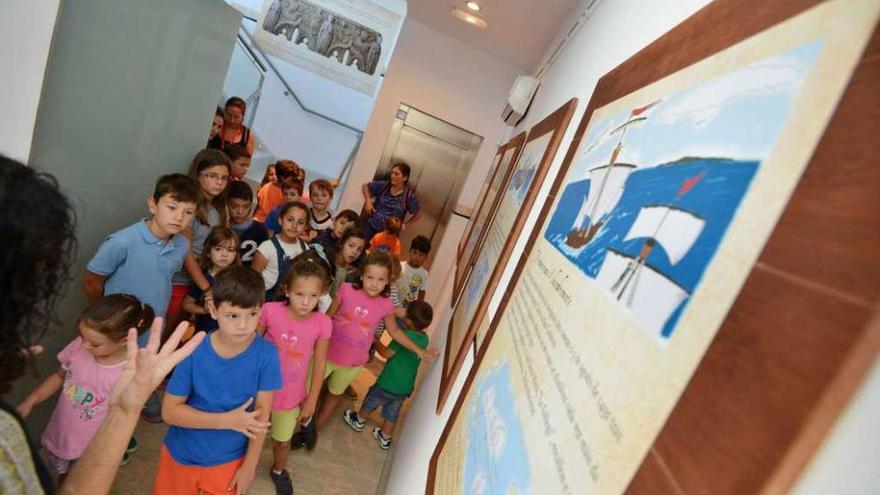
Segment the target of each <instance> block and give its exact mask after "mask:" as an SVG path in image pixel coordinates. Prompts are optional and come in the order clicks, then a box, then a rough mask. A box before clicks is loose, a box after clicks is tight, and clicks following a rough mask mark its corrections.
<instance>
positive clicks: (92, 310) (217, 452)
mask: <svg viewBox="0 0 880 495" xmlns="http://www.w3.org/2000/svg"><path fill="white" fill-rule="evenodd" d="M232 146H233V145H228V146H226V148H224V151H219V150H211V149H205V150H202V151H200V152H199V153H198V154H196V156H195V158H194V159H193V162H192V164H191V166H190V169H189V173H188V174H186V175H184V174H169V175H164V176H162V177H160V178H159V179H158V181H157V183H156V186H155V189H154V192H153V194H152V196H150V197H149V199H148V202H147V203H148V208H149V212H150V216H149V217H148V218H146V219H143V220H139V221H137V222H135V223H134V224H132V225H130V226H129V227H126V228H124V229H122V230H120V231H118V232H115V233H113V234H111V235H110V236H108V237H107V239H106V240H105V241H104V243H103V244H102V245H101V246H100V247H99V248H98V251H97V253H96V254H95V255H94V257H93V258H92V259H91V261H90V262H89V264H88V267H87V273H86V276H85V283H84V289H85V292H86V295H87V299H88V301H89V307H88V308H87V309H85V310H84V311H83V313H82V314H81V316H80V318H79V320H78V322H77V330H78V336H77V338H76V339H75V340H73V342H71V343H70V344H69V345H67V346H66V347H65V348H64V349H63V350H62V351H61V352H60V353H59V354H58V360H59V363H60V369H59V371H58V372H57V373H55V374H53V375H51V376H50V377H49V378H47V379H46V380H45V381H44V382H43V383H42V384H40V385H39V386H38V387H37V388H36V389H35V390H34V391H33V392H32V393H31V394H30V395H29V396H28V397H27V398H26V399H25V400H24V401H23V402H22V403H21V404H20V405H19V406H18V410H19V412H20V413H21V414H22V415H23V416H27V415H28V414H30V412H31V410H32V409H33V408H34V407H35V406H36V405H37V404H39V403H40V402H43V401H45V400H47V399H49V398H50V397H52V396H53V395H54V394H55V393H57V392H59V391H60V392H61V395H60V398H59V400H58V404H57V405H56V407H55V411H54V413H53V415H52V418H51V420H50V422H49V425H48V426H47V427H46V430H45V432H44V433H43V436H42V445H43V447H44V450H45V454H46V457H47V458H48V461H49V465H50V466H51V467H52V468H53V470H54V471H55V472H56V473H57V474H58V475H60V476H64V474H65V473H66V472H67V471H68V470H69V468H70V466H71V465H72V464H73V463H74V462H76V460H77V459H78V458H79V457H80V456H81V455H82V453H83V451H84V450H85V448H86V446H87V445H88V443H89V441H90V439H91V438H92V436H93V435H94V433H95V432H96V431H97V429H98V426H99V425H100V423H101V421H102V419H103V417H104V416H105V414H106V412H107V401H108V397H109V395H110V391H111V389H112V388H113V385H114V383H115V381H116V380H117V378H118V377H119V375H120V373H121V371H122V368H123V365H124V363H125V359H126V348H125V338H126V335H127V331H128V329H129V328H136V329H137V330H138V333H139V335H140V338H139V340H140V342H142V345H143V343H145V342H146V340H147V333H148V329H149V328H150V325H151V323H152V320H153V319H154V317H163V316H164V317H166V320H165V322H166V325H168V326H176V325H177V322H182V323H180V324H181V325H193V327H194V331H203V332H207V333H208V335H207V338H206V339H205V340H204V341H203V342H202V343H201V344H200V345H199V347H197V348H196V350H195V351H194V352H193V354H192V355H190V356H189V357H188V358H187V359H185V360H184V361H183V362H181V363H180V364H179V365H178V366H177V368H176V369H175V370H174V372H173V374H172V375H171V377H170V379H169V381H168V382H167V385H166V387H165V392H164V397H163V398H162V400H161V402H159V400H158V396H157V397H156V398H155V400H152V401H151V402H148V404H147V407H145V409H144V411H143V414H142V417H143V418H144V419H145V420H147V421H151V422H158V421H164V422H166V423H168V424H169V425H170V427H169V428H168V431H167V433H166V436H165V440H164V442H163V447H162V452H161V457H160V459H159V469H158V473H157V475H156V483H155V487H154V489H153V493H154V494H163V495H165V494H197V493H205V494H214V493H242V492H244V491H245V490H246V489H247V487H248V486H250V484H251V482H252V480H253V479H254V477H255V476H256V468H257V463H258V460H259V456H260V451H261V450H262V447H263V443H264V439H265V435H266V434H268V435H270V436H271V439H272V449H273V458H274V460H273V464H272V466H271V468H270V469H269V474H270V476H271V478H272V481H273V482H274V484H275V487H276V491H277V493H279V494H292V493H293V486H292V482H291V479H290V475H289V473H288V472H287V470H286V469H285V466H286V464H287V460H288V456H289V453H290V450H291V440H292V439H294V435H295V432H296V431H297V430H298V429H299V428H302V427H303V426H306V427H307V428H306V429H307V430H309V431H311V432H312V438H311V441H305V442H303V441H300V442H299V443H298V445H302V444H303V443H306V444H308V445H310V446H312V445H313V443H314V440H315V439H314V435H315V433H314V432H316V431H320V429H321V428H322V427H323V426H325V425H326V424H327V422H328V421H329V420H330V419H331V418H332V416H333V414H334V411H335V409H336V406H337V405H338V402H339V399H340V396H341V395H342V394H343V393H344V392H345V391H346V389H348V388H349V387H350V385H351V383H352V381H353V380H354V379H355V377H356V376H357V375H358V373H359V372H360V371H361V369H362V368H363V366H364V365H365V364H366V363H368V362H369V361H370V360H371V359H373V353H374V350H375V351H378V353H379V354H380V355H381V356H383V357H384V358H385V359H386V360H387V362H386V364H385V367H384V369H383V371H382V373H381V375H380V376H379V378H378V379H377V381H376V383H375V384H374V385H373V386H372V387H371V388H370V390H369V392H368V393H367V395H366V397H365V398H364V401H363V403H362V406H361V409H360V411H358V412H356V411H354V410H350V409H349V410H346V411H345V412H344V414H343V420H344V421H345V423H346V424H348V425H349V426H350V427H351V428H352V429H354V430H356V431H361V430H363V428H364V427H365V425H366V421H365V418H364V415H369V414H370V413H372V412H373V411H375V410H376V409H378V408H380V407H381V408H382V418H383V419H384V422H383V424H382V425H381V426H377V427H376V428H375V429H374V430H373V436H374V437H375V438H376V440H377V442H378V444H379V446H380V447H381V448H383V449H387V448H389V446H390V444H391V436H392V431H393V428H394V424H395V423H396V422H397V418H398V414H399V410H400V407H401V405H402V403H403V402H404V400H405V399H406V398H407V397H408V396H409V395H410V394H411V393H412V391H413V387H414V384H415V378H416V373H417V370H418V367H419V363H420V361H421V360H422V359H433V358H434V357H435V356H436V354H437V351H436V349H429V348H428V337H427V335H426V334H425V333H424V331H425V329H426V328H427V327H428V326H429V325H430V324H431V321H432V318H433V313H432V309H431V307H430V305H428V304H427V303H425V302H424V301H423V299H424V290H425V287H426V285H427V279H428V273H427V270H425V268H424V267H423V266H422V265H423V263H424V261H425V258H426V257H427V255H428V253H429V252H430V250H431V244H430V241H429V240H428V239H427V238H425V237H423V236H418V237H416V238H415V239H414V240H413V241H412V244H411V246H410V250H409V259H408V260H407V261H405V262H403V263H401V262H400V261H398V259H397V257H396V256H395V254H398V253H399V252H400V247H399V243H400V241H399V239H398V240H397V245H396V248H395V247H394V246H392V247H391V248H389V249H386V244H383V243H380V242H376V243H375V244H373V245H372V246H371V243H370V241H371V240H370V239H366V238H365V236H364V234H363V231H362V230H361V229H360V228H359V227H358V225H357V223H358V221H359V215H358V214H357V213H355V212H354V211H351V210H343V211H341V212H339V213H338V214H336V215H335V216H334V215H333V213H332V211H331V210H330V203H331V201H332V197H333V187H334V185H333V184H332V183H331V182H328V181H326V180H315V181H313V182H312V183H311V184H309V191H308V192H309V198H308V200H309V202H305V201H303V200H304V199H306V198H303V180H304V176H303V175H302V171H301V169H299V168H298V167H297V166H296V165H295V164H294V163H293V162H289V161H285V160H282V161H279V162H277V163H275V164H274V166H273V167H272V170H271V174H269V173H267V176H270V175H274V176H275V179H274V180H273V179H272V178H271V177H267V180H266V181H265V183H264V184H263V185H262V187H261V188H260V189H259V191H258V193H257V195H256V196H257V201H258V204H255V198H254V196H255V195H254V191H253V190H252V189H251V186H250V185H248V184H247V183H246V182H244V181H242V180H241V179H242V178H243V176H244V172H243V171H246V170H247V166H246V165H245V166H241V165H239V166H236V165H235V162H236V160H235V159H232V158H233V157H232V156H230V155H229V154H227V152H228V151H229V148H230V147H232ZM233 150H234V148H233ZM235 153H237V152H235V151H234V153H233V154H235ZM244 153H245V154H247V152H246V150H245V151H244ZM242 156H244V155H241V156H239V157H238V159H239V160H241V157H242ZM246 158H247V159H248V165H249V159H250V156H249V155H248V156H247V157H246ZM389 223H390V224H393V222H389ZM390 227H391V229H390V230H392V231H393V230H394V225H391V226H390ZM398 232H399V227H398V228H397V231H396V232H392V233H393V234H396V233H398ZM392 233H388V232H386V234H389V235H391V234H392ZM378 235H379V234H377V236H378ZM386 237H387V236H386ZM394 237H395V238H396V236H394ZM384 240H387V239H384ZM389 251H390V252H389ZM392 253H394V254H392ZM168 330H169V332H170V330H171V329H168ZM383 332H387V334H388V335H389V336H390V337H391V339H392V340H393V341H392V342H391V344H390V345H388V346H386V345H384V344H383V343H382V341H381V339H380V336H381V334H382V333H383ZM313 418H315V420H314V421H313ZM299 434H302V432H300V433H299ZM294 440H295V439H294ZM294 444H295V445H296V444H297V442H294ZM136 449H137V441H136V439H134V438H132V439H131V441H130V443H129V448H128V449H127V453H126V456H125V458H124V459H123V460H122V462H123V463H124V462H127V461H128V458H129V455H130V454H131V452H133V451H134V450H136Z"/></svg>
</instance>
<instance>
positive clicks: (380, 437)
mask: <svg viewBox="0 0 880 495" xmlns="http://www.w3.org/2000/svg"><path fill="white" fill-rule="evenodd" d="M373 438H375V439H376V441H377V442H379V448H381V449H382V450H388V449H389V448H390V447H391V437H386V436H385V433H384V432H382V428H379V427H378V426H377V427H375V428H373Z"/></svg>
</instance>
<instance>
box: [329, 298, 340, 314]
mask: <svg viewBox="0 0 880 495" xmlns="http://www.w3.org/2000/svg"><path fill="white" fill-rule="evenodd" d="M340 304H342V299H339V296H336V297H334V298H333V302H332V303H330V307H329V308H327V316H329V317H330V318H333V317H334V316H336V312H337V311H339V305H340Z"/></svg>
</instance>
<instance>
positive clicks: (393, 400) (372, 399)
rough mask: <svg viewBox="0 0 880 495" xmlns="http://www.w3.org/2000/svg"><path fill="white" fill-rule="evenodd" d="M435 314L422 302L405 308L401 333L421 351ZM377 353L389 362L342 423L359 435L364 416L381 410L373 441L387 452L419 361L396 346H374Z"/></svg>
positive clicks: (411, 386)
mask: <svg viewBox="0 0 880 495" xmlns="http://www.w3.org/2000/svg"><path fill="white" fill-rule="evenodd" d="M433 318H434V311H433V310H432V309H431V305H429V304H428V303H426V302H424V301H413V302H412V303H411V304H410V305H409V307H408V308H406V318H405V319H404V320H403V321H404V327H403V331H404V333H406V336H407V337H409V339H410V340H412V341H413V342H415V343H416V345H418V346H419V347H420V348H422V349H425V348H427V347H428V336H427V335H426V334H425V329H426V328H428V326H430V325H431V320H432V319H433ZM377 350H378V351H379V354H380V355H382V357H384V358H385V359H387V360H388V362H386V363H385V368H384V369H382V373H381V374H380V375H379V378H378V379H376V383H375V384H373V386H372V387H370V390H369V392H367V396H366V397H364V402H363V404H361V409H360V411H352V410H351V409H347V410H346V411H345V412H344V413H343V414H342V419H343V420H344V421H345V423H346V424H347V425H348V426H350V427H351V429H353V430H354V431H362V430H363V429H364V427H365V426H366V424H367V423H366V420H365V419H364V416H369V415H370V414H372V413H373V411H375V410H376V409H378V408H379V407H381V408H382V420H383V421H382V426H381V427H378V426H377V427H375V428H373V438H375V439H376V441H377V442H379V447H380V448H382V449H383V450H387V449H388V448H389V447H391V436H392V433H393V432H394V425H395V424H396V423H397V417H398V415H399V414H400V408H401V407H402V406H403V401H405V400H406V399H407V397H409V396H410V395H411V394H412V392H413V389H414V388H415V384H416V375H417V374H418V372H419V363H421V359H419V356H418V355H416V354H415V353H413V352H412V351H410V350H408V349H405V348H403V347H402V346H401V345H400V344H398V343H397V342H391V345H389V346H387V347H386V346H385V345H384V344H382V343H381V342H379V343H378V344H377Z"/></svg>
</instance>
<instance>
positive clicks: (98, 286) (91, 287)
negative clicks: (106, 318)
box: [83, 270, 109, 304]
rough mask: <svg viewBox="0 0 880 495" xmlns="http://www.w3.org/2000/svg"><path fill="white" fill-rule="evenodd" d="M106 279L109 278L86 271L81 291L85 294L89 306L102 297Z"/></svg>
mask: <svg viewBox="0 0 880 495" xmlns="http://www.w3.org/2000/svg"><path fill="white" fill-rule="evenodd" d="M107 278H109V277H106V276H104V275H98V274H97V273H92V272H90V271H88V270H87V271H86V276H85V280H83V291H85V293H86V299H87V300H88V301H89V304H95V303H97V302H98V301H100V300H101V298H102V297H104V283H105V282H107Z"/></svg>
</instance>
